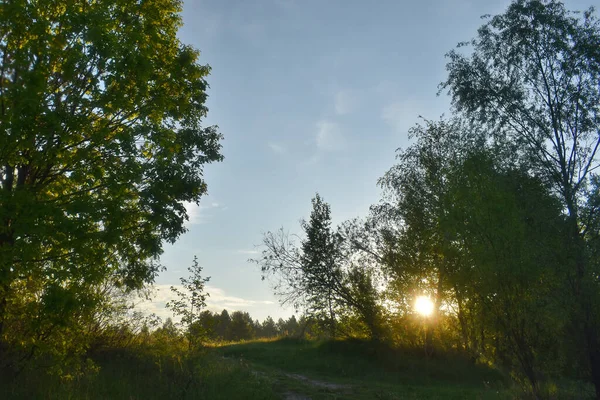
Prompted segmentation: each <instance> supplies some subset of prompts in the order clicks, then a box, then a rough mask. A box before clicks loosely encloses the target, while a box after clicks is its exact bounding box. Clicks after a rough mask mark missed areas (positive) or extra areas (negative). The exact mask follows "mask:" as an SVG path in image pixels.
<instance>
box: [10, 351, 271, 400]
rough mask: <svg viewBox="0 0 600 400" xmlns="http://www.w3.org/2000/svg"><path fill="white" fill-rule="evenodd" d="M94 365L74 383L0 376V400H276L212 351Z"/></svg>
mask: <svg viewBox="0 0 600 400" xmlns="http://www.w3.org/2000/svg"><path fill="white" fill-rule="evenodd" d="M95 362H96V364H97V365H98V366H99V367H100V370H99V371H98V372H97V373H94V372H88V373H86V374H84V375H83V376H82V377H80V378H78V379H67V380H65V379H60V378H58V377H56V376H50V375H48V374H46V373H43V372H40V371H37V372H36V371H35V370H34V369H31V370H27V371H25V372H23V373H22V374H21V375H19V376H18V377H17V378H16V379H15V378H10V377H8V376H5V375H4V376H0V399H27V400H31V399H40V400H42V399H48V400H50V399H57V400H58V399H60V400H63V399H65V400H68V399H77V400H79V399H82V400H96V399H106V400H109V399H111V400H112V399H116V400H118V399H124V400H125V399H127V400H137V399H139V400H146V399H190V400H193V399H216V400H218V399H223V400H229V399H237V398H244V399H256V400H259V399H261V400H271V399H278V398H279V396H278V395H277V394H276V393H275V392H274V391H273V389H272V387H271V383H270V382H268V380H266V379H264V378H263V377H260V376H258V375H256V374H255V373H254V372H253V371H251V370H250V369H249V368H248V367H247V366H244V365H241V364H240V363H239V362H234V361H232V360H223V359H222V358H221V357H219V356H218V355H217V354H215V352H214V351H211V352H208V353H205V354H202V355H197V356H194V357H192V358H189V359H182V358H177V357H160V356H157V355H155V354H149V353H145V352H140V350H139V349H136V350H119V351H109V352H105V353H103V354H100V355H97V356H96V357H95ZM240 393H243V397H240Z"/></svg>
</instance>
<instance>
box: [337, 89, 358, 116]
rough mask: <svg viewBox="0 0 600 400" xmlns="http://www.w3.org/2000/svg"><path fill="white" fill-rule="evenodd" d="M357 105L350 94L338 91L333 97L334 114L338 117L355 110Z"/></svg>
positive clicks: (346, 91)
mask: <svg viewBox="0 0 600 400" xmlns="http://www.w3.org/2000/svg"><path fill="white" fill-rule="evenodd" d="M357 103H358V102H357V98H356V96H355V95H354V94H352V92H350V91H348V90H342V91H339V92H337V93H336V94H335V97H334V106H335V113H336V114H338V115H345V114H349V113H351V112H352V111H354V110H355V109H356V106H357Z"/></svg>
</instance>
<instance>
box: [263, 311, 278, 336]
mask: <svg viewBox="0 0 600 400" xmlns="http://www.w3.org/2000/svg"><path fill="white" fill-rule="evenodd" d="M261 331H262V332H261V333H262V336H264V337H268V338H271V337H275V336H277V325H276V324H275V321H274V320H273V318H271V317H270V316H268V317H267V318H266V319H265V320H264V321H263V323H262V325H261Z"/></svg>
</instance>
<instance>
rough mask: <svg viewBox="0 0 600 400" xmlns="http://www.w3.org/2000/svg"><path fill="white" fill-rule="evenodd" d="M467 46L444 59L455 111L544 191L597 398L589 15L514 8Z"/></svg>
mask: <svg viewBox="0 0 600 400" xmlns="http://www.w3.org/2000/svg"><path fill="white" fill-rule="evenodd" d="M463 45H468V46H470V48H471V49H472V53H471V54H470V55H464V54H462V53H461V52H459V51H451V52H450V53H449V54H448V58H449V62H448V64H447V69H448V72H449V74H448V79H447V80H446V81H445V82H443V83H442V85H441V90H444V89H447V90H448V91H449V92H450V94H451V96H452V102H453V105H454V107H455V108H456V110H457V111H458V112H461V113H464V114H465V115H467V116H469V117H470V118H472V119H473V120H478V121H480V122H482V123H484V124H486V126H487V127H488V128H489V130H490V132H491V133H492V137H493V138H494V139H496V140H498V141H502V142H505V143H508V144H509V145H510V146H511V147H512V148H513V149H515V151H517V152H518V153H519V154H520V155H521V158H522V164H523V165H525V166H527V167H528V169H529V171H530V172H531V173H534V174H535V175H536V176H538V177H539V178H540V179H542V181H544V182H547V183H548V184H551V185H552V187H553V191H554V194H555V195H556V196H557V197H558V198H559V199H560V200H561V202H562V203H563V206H564V209H565V210H566V215H567V216H568V221H569V227H570V228H569V232H570V243H571V249H570V251H569V253H570V254H571V255H572V256H573V260H572V261H571V263H572V269H571V277H570V278H569V281H570V282H573V284H572V285H571V286H572V287H571V289H572V294H573V296H572V297H573V299H575V301H576V302H577V310H578V311H577V312H575V313H574V314H573V317H574V326H575V327H581V329H579V328H575V329H574V330H573V334H574V335H579V336H580V340H581V343H583V344H582V346H581V347H582V348H584V349H585V352H586V353H587V359H588V363H589V365H590V370H591V376H592V380H593V382H594V385H595V387H596V394H597V396H598V397H600V315H599V313H598V311H597V310H598V309H599V307H598V304H595V303H593V302H592V300H593V299H595V298H597V297H598V296H597V295H596V294H597V293H598V291H599V290H600V289H599V287H598V281H597V279H596V277H595V275H594V273H593V272H594V271H593V268H591V261H590V258H589V254H588V252H587V247H586V242H585V232H586V230H587V229H588V227H587V220H586V219H584V218H582V213H583V211H582V210H584V209H585V207H586V204H587V201H586V198H587V197H588V193H589V190H590V189H591V187H590V185H589V183H590V181H591V180H592V179H594V170H595V169H596V168H597V167H598V165H599V164H598V160H597V151H598V147H599V146H600V123H599V121H600V86H598V81H599V80H600V50H599V49H600V24H599V23H598V19H597V18H596V16H595V15H594V12H593V9H589V10H587V11H585V12H583V13H581V14H575V13H573V12H570V11H568V10H566V9H565V7H564V5H563V4H562V3H560V2H558V1H554V0H547V1H540V0H516V1H513V3H512V4H511V5H510V6H509V8H508V9H507V11H506V12H505V13H504V14H501V15H497V16H495V17H493V18H491V19H490V20H489V21H488V22H487V23H486V24H484V25H483V26H482V27H481V28H480V29H479V30H478V36H477V37H476V38H475V39H473V40H472V41H470V42H468V43H464V44H460V45H459V46H463Z"/></svg>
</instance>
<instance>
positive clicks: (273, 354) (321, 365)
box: [218, 339, 514, 399]
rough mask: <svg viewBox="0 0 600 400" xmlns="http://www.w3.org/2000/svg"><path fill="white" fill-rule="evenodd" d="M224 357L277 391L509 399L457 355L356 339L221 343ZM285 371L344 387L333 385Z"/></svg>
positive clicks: (493, 378)
mask: <svg viewBox="0 0 600 400" xmlns="http://www.w3.org/2000/svg"><path fill="white" fill-rule="evenodd" d="M218 351H219V352H220V353H221V354H223V355H224V356H226V357H230V358H236V359H241V360H244V361H243V362H246V363H249V364H250V365H252V366H253V368H254V369H256V370H257V371H260V372H261V373H262V374H263V376H266V377H271V382H272V383H273V385H274V387H275V388H276V390H278V391H279V392H280V393H283V392H286V391H292V392H294V393H299V394H304V395H307V396H310V397H312V398H313V399H510V398H513V397H514V396H513V394H512V393H513V390H512V389H510V383H509V382H508V381H507V379H506V378H505V377H503V376H502V374H500V373H499V372H498V371H495V370H493V369H491V368H489V367H485V366H481V365H473V364H472V363H471V362H469V361H468V360H466V359H464V358H461V357H459V356H457V355H438V356H437V357H434V358H431V359H428V358H426V357H424V355H423V354H421V353H420V352H418V351H408V350H395V349H390V348H389V347H386V346H383V345H375V344H372V343H368V342H362V341H330V342H307V341H298V340H290V339H285V340H278V341H271V342H266V341H260V342H259V341H257V342H248V343H240V344H230V345H225V346H222V347H221V348H219V349H218ZM289 374H301V375H303V376H305V377H306V378H309V379H313V380H318V381H321V382H330V383H337V384H341V385H346V386H347V387H345V388H342V389H339V390H335V389H328V388H324V387H320V386H318V385H316V386H315V385H313V384H311V383H310V382H307V381H304V380H302V379H297V377H294V376H290V375H289Z"/></svg>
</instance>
